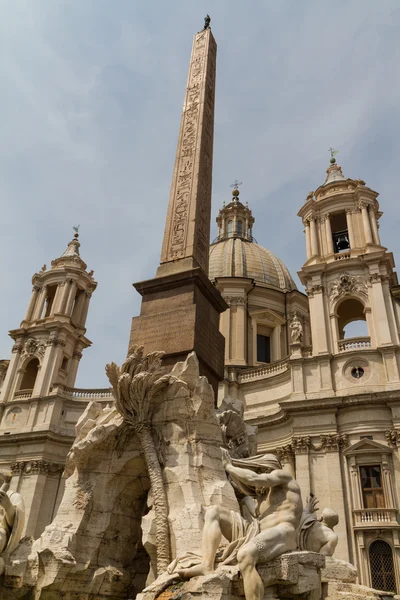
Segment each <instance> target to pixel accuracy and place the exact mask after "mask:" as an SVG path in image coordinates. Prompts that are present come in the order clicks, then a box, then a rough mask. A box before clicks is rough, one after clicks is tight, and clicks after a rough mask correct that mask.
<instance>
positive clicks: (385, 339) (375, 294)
mask: <svg viewBox="0 0 400 600" xmlns="http://www.w3.org/2000/svg"><path fill="white" fill-rule="evenodd" d="M370 282H371V295H372V306H373V310H372V314H373V317H374V330H375V334H376V336H377V344H378V346H387V345H389V344H391V343H392V339H391V335H390V329H389V323H388V315H387V312H386V306H385V298H384V296H383V290H382V281H381V275H380V274H379V273H373V275H371V277H370Z"/></svg>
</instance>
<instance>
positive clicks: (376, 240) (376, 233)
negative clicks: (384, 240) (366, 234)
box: [369, 206, 381, 246]
mask: <svg viewBox="0 0 400 600" xmlns="http://www.w3.org/2000/svg"><path fill="white" fill-rule="evenodd" d="M369 218H370V220H371V227H372V238H373V240H374V244H376V245H377V246H380V245H381V240H380V239H379V231H378V221H377V220H376V214H375V211H374V209H373V208H372V206H371V209H370V211H369Z"/></svg>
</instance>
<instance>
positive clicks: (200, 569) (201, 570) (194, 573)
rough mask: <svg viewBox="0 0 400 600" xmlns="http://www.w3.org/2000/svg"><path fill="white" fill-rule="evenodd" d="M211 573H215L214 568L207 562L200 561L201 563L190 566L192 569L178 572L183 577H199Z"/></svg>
mask: <svg viewBox="0 0 400 600" xmlns="http://www.w3.org/2000/svg"><path fill="white" fill-rule="evenodd" d="M211 573H213V569H211V568H210V567H209V566H208V565H206V564H205V563H200V564H199V565H195V566H194V567H190V569H179V570H178V574H179V576H180V577H182V579H190V578H191V577H199V576H200V575H210V574H211Z"/></svg>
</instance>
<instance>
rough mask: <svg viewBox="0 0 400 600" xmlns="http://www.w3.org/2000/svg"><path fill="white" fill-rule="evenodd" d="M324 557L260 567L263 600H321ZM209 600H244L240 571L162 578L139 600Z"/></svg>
mask: <svg viewBox="0 0 400 600" xmlns="http://www.w3.org/2000/svg"><path fill="white" fill-rule="evenodd" d="M324 564H325V557H324V556H322V555H321V554H316V553H315V552H291V553H288V554H282V556H280V557H279V558H277V559H275V560H273V561H271V562H270V563H267V564H266V565H260V566H259V567H258V572H259V573H260V575H261V577H262V579H263V582H264V586H265V595H264V600H280V599H281V598H285V599H293V600H320V598H321V569H322V567H323V566H324ZM178 597H179V598H185V600H191V599H192V598H193V599H194V598H199V599H200V598H208V600H244V598H245V596H244V589H243V579H242V577H241V575H240V573H239V570H238V567H220V568H219V569H217V571H215V573H213V574H212V575H208V576H207V577H193V579H190V580H189V581H186V582H178V581H177V579H176V577H175V581H173V579H172V576H169V580H168V577H167V576H166V577H165V579H164V581H162V578H160V579H159V580H158V581H157V582H155V583H154V584H153V585H152V586H150V587H149V588H147V590H145V591H144V592H143V593H142V594H139V595H138V597H137V598H138V600H156V598H157V600H170V599H171V600H172V599H173V598H178Z"/></svg>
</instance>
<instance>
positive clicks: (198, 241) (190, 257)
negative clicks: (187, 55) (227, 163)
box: [157, 29, 217, 276]
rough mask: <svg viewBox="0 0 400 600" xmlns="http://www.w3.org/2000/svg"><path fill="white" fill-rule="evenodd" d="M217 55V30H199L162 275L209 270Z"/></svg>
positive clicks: (177, 162) (178, 151)
mask: <svg viewBox="0 0 400 600" xmlns="http://www.w3.org/2000/svg"><path fill="white" fill-rule="evenodd" d="M216 56H217V44H216V42H215V40H214V37H213V35H212V33H211V30H210V29H204V30H203V31H201V32H200V33H198V34H197V35H195V37H194V41H193V49H192V56H191V59H190V67H189V76H188V83H187V88H186V95H185V101H184V105H183V114H182V120H181V128H180V132H179V139H178V148H177V152H176V158H175V167H174V175H173V178H172V186H171V194H170V199H169V205H168V214H167V221H166V227H165V233H164V241H163V246H162V252H161V264H160V267H159V268H158V271H157V276H163V275H168V274H170V273H176V272H179V271H185V270H188V269H191V268H193V267H196V266H200V267H201V268H202V269H203V270H204V272H205V273H208V255H209V240H210V218H211V187H212V158H213V137H214V96H215V73H216Z"/></svg>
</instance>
